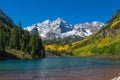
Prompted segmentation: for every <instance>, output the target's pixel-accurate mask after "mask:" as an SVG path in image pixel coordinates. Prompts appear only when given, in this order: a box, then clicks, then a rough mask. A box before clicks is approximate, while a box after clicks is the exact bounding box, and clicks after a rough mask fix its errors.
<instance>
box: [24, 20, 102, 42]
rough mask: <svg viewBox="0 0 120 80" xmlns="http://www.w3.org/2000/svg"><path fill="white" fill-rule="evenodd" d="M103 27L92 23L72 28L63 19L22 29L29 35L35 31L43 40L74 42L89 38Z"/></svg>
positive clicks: (97, 23)
mask: <svg viewBox="0 0 120 80" xmlns="http://www.w3.org/2000/svg"><path fill="white" fill-rule="evenodd" d="M103 25H104V23H101V22H97V21H94V22H92V23H84V24H76V25H74V26H72V25H70V24H68V23H67V22H66V21H64V20H63V19H61V18H58V19H56V20H54V21H50V20H45V21H43V22H41V23H36V24H34V25H32V26H28V27H26V28H24V29H25V30H28V31H29V32H30V33H34V31H35V30H36V29H37V30H38V32H39V35H40V36H41V37H42V39H43V40H53V39H63V40H65V39H69V40H73V41H74V40H79V39H81V38H85V37H86V36H90V35H91V34H93V33H95V32H96V31H97V30H98V29H100V28H101V27H102V26H103Z"/></svg>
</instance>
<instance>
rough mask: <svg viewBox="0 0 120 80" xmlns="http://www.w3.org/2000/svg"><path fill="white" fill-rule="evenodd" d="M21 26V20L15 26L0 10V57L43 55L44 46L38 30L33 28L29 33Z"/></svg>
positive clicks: (39, 56) (29, 57) (34, 56)
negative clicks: (31, 32) (32, 31)
mask: <svg viewBox="0 0 120 80" xmlns="http://www.w3.org/2000/svg"><path fill="white" fill-rule="evenodd" d="M21 27H22V24H21V22H19V23H18V26H16V25H15V24H14V23H13V21H12V20H11V19H10V18H9V17H8V16H6V15H5V14H4V13H3V12H2V10H0V59H5V58H22V59H24V58H27V59H32V58H43V57H45V51H44V46H43V43H42V39H41V38H40V37H39V35H38V31H37V30H35V32H34V33H33V34H30V33H29V32H28V31H27V30H23V29H22V28H21Z"/></svg>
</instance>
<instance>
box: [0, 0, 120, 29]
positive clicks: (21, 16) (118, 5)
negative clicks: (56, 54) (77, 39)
mask: <svg viewBox="0 0 120 80" xmlns="http://www.w3.org/2000/svg"><path fill="white" fill-rule="evenodd" d="M0 8H1V9H2V10H3V11H4V12H5V13H6V14H7V15H8V16H9V17H11V18H12V19H13V21H14V22H15V24H18V22H19V21H21V22H22V26H23V27H26V26H29V25H32V24H34V23H37V22H42V21H44V20H46V19H50V20H55V19H56V18H58V17H60V18H62V19H64V20H66V21H67V22H68V23H70V24H72V25H74V24H77V23H84V22H92V21H100V22H104V23H106V22H107V21H108V20H109V19H110V18H111V16H112V15H113V14H114V12H115V11H116V10H119V9H120V0H0Z"/></svg>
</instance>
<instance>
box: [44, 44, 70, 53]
mask: <svg viewBox="0 0 120 80" xmlns="http://www.w3.org/2000/svg"><path fill="white" fill-rule="evenodd" d="M68 49H69V45H67V44H65V45H55V44H50V45H46V46H45V50H47V51H58V52H62V51H67V50H68Z"/></svg>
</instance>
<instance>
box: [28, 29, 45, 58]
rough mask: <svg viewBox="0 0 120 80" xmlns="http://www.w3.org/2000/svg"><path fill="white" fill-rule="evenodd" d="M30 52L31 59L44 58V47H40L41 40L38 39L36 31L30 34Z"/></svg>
mask: <svg viewBox="0 0 120 80" xmlns="http://www.w3.org/2000/svg"><path fill="white" fill-rule="evenodd" d="M29 47H30V50H31V52H30V53H31V56H32V57H36V56H37V57H45V52H44V47H43V45H42V40H41V38H40V37H39V34H38V31H37V30H36V31H35V32H34V34H32V36H31V39H30V44H29Z"/></svg>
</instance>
